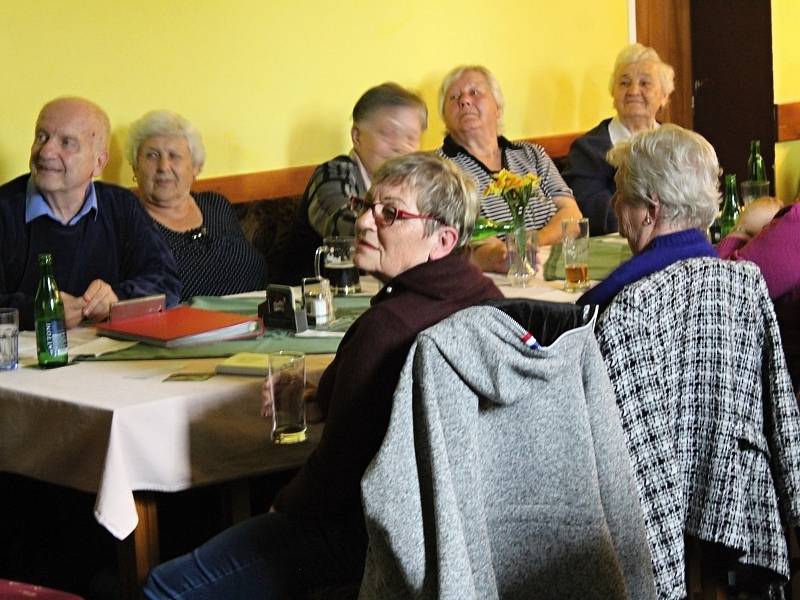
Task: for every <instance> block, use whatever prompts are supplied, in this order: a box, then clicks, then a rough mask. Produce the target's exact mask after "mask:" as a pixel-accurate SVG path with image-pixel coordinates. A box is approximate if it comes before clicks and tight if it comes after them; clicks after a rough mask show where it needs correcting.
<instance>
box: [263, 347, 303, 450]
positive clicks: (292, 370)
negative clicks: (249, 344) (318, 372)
mask: <svg viewBox="0 0 800 600" xmlns="http://www.w3.org/2000/svg"><path fill="white" fill-rule="evenodd" d="M267 359H268V364H269V379H268V382H269V385H270V386H271V391H272V402H273V411H272V441H273V442H274V443H276V444H296V443H298V442H304V441H305V439H306V405H305V398H303V390H304V389H305V386H306V357H305V354H303V353H302V352H287V351H284V350H281V351H280V352H271V353H269V354H268V355H267Z"/></svg>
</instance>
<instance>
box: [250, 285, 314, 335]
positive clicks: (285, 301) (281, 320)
mask: <svg viewBox="0 0 800 600" xmlns="http://www.w3.org/2000/svg"><path fill="white" fill-rule="evenodd" d="M258 316H259V317H260V318H261V321H262V322H263V323H264V326H265V327H267V328H268V329H288V330H289V331H294V332H295V333H300V332H302V331H305V330H306V329H308V321H307V319H306V313H305V310H303V306H302V302H301V299H300V298H299V297H298V294H297V291H296V290H295V289H294V288H293V287H292V286H289V285H278V284H273V283H271V284H269V285H268V286H267V298H266V300H264V302H262V303H261V304H259V305H258Z"/></svg>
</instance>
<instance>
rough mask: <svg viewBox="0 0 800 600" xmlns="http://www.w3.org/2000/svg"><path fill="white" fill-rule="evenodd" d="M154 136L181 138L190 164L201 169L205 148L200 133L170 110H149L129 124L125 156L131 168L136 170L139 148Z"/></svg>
mask: <svg viewBox="0 0 800 600" xmlns="http://www.w3.org/2000/svg"><path fill="white" fill-rule="evenodd" d="M155 135H163V136H168V137H182V138H184V139H185V140H186V143H187V144H188V145H189V152H190V153H191V155H192V164H193V165H194V166H195V167H197V169H198V170H199V169H202V168H203V164H205V162H206V148H205V146H204V145H203V138H202V136H201V135H200V132H199V131H197V129H195V127H194V125H192V124H191V123H190V122H189V121H188V120H187V119H185V118H183V117H182V116H181V115H179V114H178V113H176V112H172V111H170V110H151V111H150V112H148V113H146V114H144V115H143V116H142V117H140V118H139V119H137V120H136V121H134V122H133V123H132V124H131V128H130V130H129V131H128V144H127V146H126V148H125V155H126V157H127V158H128V162H129V163H130V165H131V167H133V168H136V161H137V159H138V157H139V147H140V146H141V145H142V144H143V143H144V141H145V140H147V139H148V138H151V137H153V136H155Z"/></svg>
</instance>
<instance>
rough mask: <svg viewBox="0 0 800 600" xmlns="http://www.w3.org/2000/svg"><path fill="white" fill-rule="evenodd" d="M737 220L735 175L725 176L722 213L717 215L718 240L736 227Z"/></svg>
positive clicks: (737, 199) (737, 195)
mask: <svg viewBox="0 0 800 600" xmlns="http://www.w3.org/2000/svg"><path fill="white" fill-rule="evenodd" d="M738 218H739V193H738V192H737V191H736V175H735V174H730V175H725V193H724V194H723V195H722V212H721V213H720V215H719V234H720V239H721V238H724V237H725V236H726V235H728V234H729V233H730V232H731V231H733V228H734V227H736V221H737V219H738Z"/></svg>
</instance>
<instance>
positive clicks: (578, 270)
mask: <svg viewBox="0 0 800 600" xmlns="http://www.w3.org/2000/svg"><path fill="white" fill-rule="evenodd" d="M561 249H562V251H563V253H564V273H565V275H566V277H565V279H564V290H565V291H567V292H577V291H581V290H585V289H586V288H588V287H589V219H587V218H586V217H584V218H582V219H564V220H563V221H562V222H561Z"/></svg>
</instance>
